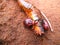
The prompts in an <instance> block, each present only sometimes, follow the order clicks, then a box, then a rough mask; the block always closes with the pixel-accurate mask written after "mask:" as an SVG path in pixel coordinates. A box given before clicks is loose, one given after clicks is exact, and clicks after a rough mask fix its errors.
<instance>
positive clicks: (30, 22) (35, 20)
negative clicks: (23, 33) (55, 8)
mask: <svg viewBox="0 0 60 45" xmlns="http://www.w3.org/2000/svg"><path fill="white" fill-rule="evenodd" d="M18 4H19V6H20V7H21V8H22V10H24V11H25V13H26V14H27V16H28V17H29V18H30V19H26V20H24V24H25V25H26V26H28V27H30V26H32V27H33V30H34V31H35V33H36V34H39V35H42V34H43V33H44V30H48V29H49V27H50V29H51V30H52V27H51V24H50V22H49V20H48V19H47V17H46V16H45V15H44V14H43V13H42V11H40V13H41V15H42V16H43V17H44V18H45V20H43V19H42V20H43V21H42V24H41V23H40V22H39V20H40V19H39V17H38V14H37V13H36V12H35V11H34V6H33V5H32V4H30V3H28V2H26V1H24V0H18ZM36 9H37V8H36Z"/></svg>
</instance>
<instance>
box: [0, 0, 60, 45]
mask: <svg viewBox="0 0 60 45" xmlns="http://www.w3.org/2000/svg"><path fill="white" fill-rule="evenodd" d="M26 1H28V2H30V3H31V4H33V5H34V6H36V7H37V8H38V9H39V10H41V11H43V12H44V13H45V14H46V16H47V17H48V19H49V20H50V22H51V24H52V27H53V29H54V32H53V33H52V32H50V31H48V32H46V34H45V36H43V37H40V36H37V35H35V34H34V33H33V32H32V31H31V30H29V29H26V28H24V25H23V21H24V19H26V16H25V15H26V14H25V13H24V12H23V11H22V10H21V8H20V7H19V5H18V3H17V1H16V0H0V45H60V0H26Z"/></svg>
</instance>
